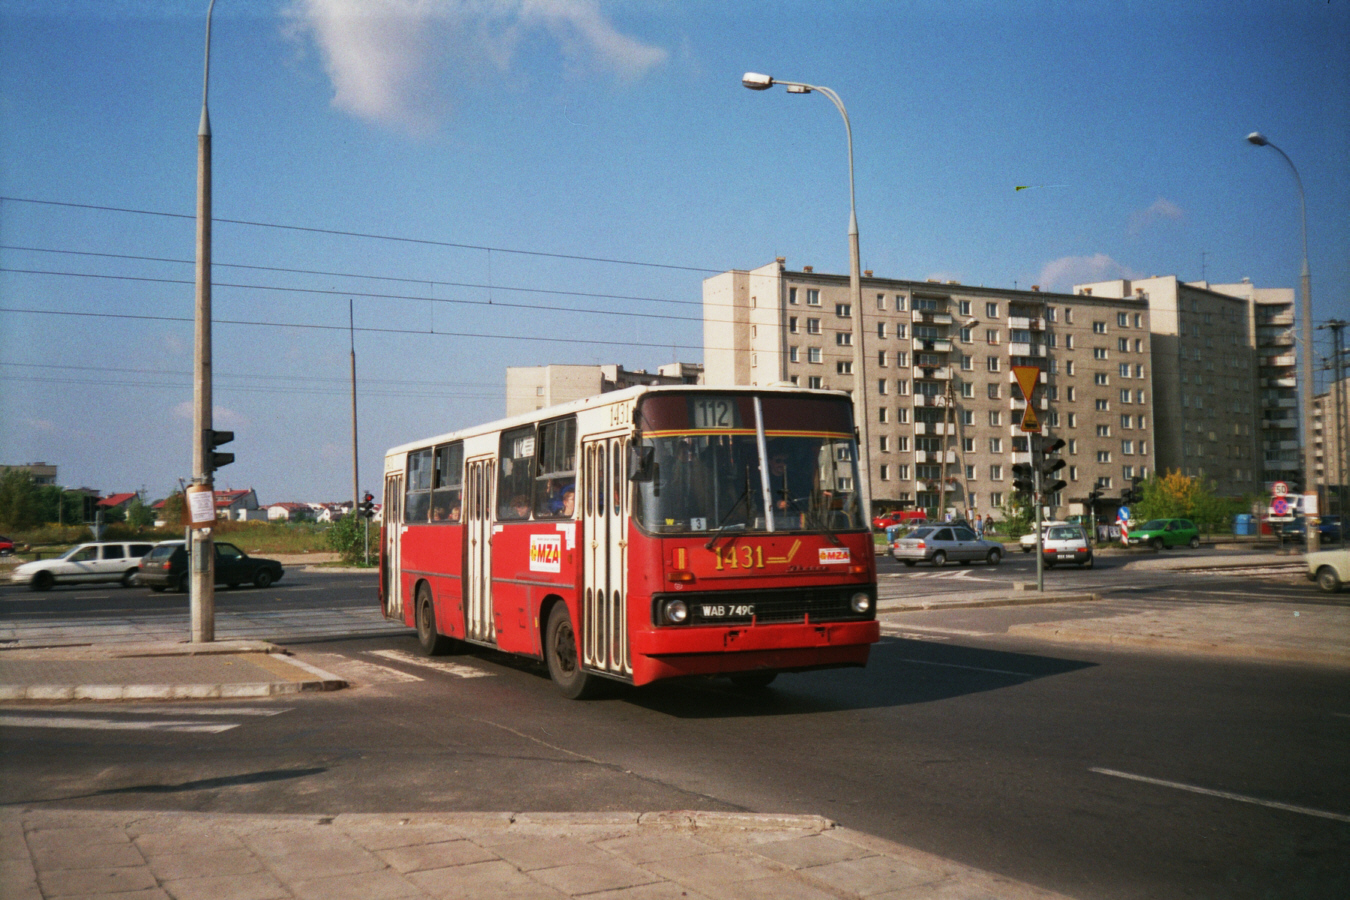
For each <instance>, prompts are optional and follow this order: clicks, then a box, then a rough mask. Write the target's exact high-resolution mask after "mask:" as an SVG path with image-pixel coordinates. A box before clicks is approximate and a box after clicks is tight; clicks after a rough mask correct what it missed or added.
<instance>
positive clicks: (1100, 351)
mask: <svg viewBox="0 0 1350 900" xmlns="http://www.w3.org/2000/svg"><path fill="white" fill-rule="evenodd" d="M1092 358H1093V359H1106V348H1105V347H1093V348H1092Z"/></svg>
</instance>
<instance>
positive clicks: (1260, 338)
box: [1256, 328, 1294, 348]
mask: <svg viewBox="0 0 1350 900" xmlns="http://www.w3.org/2000/svg"><path fill="white" fill-rule="evenodd" d="M1256 344H1257V346H1258V347H1263V348H1264V347H1292V346H1294V332H1293V330H1292V329H1281V330H1279V331H1271V330H1267V329H1263V328H1258V329H1257V331H1256Z"/></svg>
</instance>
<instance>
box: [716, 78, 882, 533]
mask: <svg viewBox="0 0 1350 900" xmlns="http://www.w3.org/2000/svg"><path fill="white" fill-rule="evenodd" d="M775 84H781V85H782V86H783V87H785V88H787V92H788V93H789V94H809V93H811V92H812V91H819V92H820V93H822V94H824V95H825V96H826V97H828V98H829V100H830V102H831V103H833V104H834V106H835V109H837V110H839V115H841V116H843V117H844V132H845V134H846V135H847V136H848V253H849V273H848V284H849V292H850V293H851V294H852V295H853V407H854V410H855V412H856V418H857V426H858V455H859V457H861V458H860V459H859V460H858V480H859V484H858V499H859V502H860V504H861V506H862V514H863V521H864V522H869V523H870V522H871V521H872V463H871V443H870V441H869V439H868V435H869V433H870V432H871V420H870V419H869V418H868V415H867V376H866V374H865V372H864V368H865V366H864V363H865V361H866V358H867V357H866V354H865V353H864V352H863V337H864V330H863V320H862V319H863V302H862V264H861V263H860V262H859V256H858V210H857V204H856V203H855V201H854V191H853V126H852V125H851V124H849V121H848V111H847V110H845V109H844V102H843V101H842V100H840V99H839V95H838V94H836V93H835V92H834V91H832V90H830V89H829V88H827V87H820V86H819V85H814V84H803V83H802V82H799V81H783V80H782V79H778V78H772V77H770V76H768V75H761V74H759V73H758V72H746V73H745V75H744V76H743V77H742V78H741V85H742V86H744V87H746V88H749V89H750V90H752V91H767V90H768V89H769V88H771V87H773V86H774V85H775Z"/></svg>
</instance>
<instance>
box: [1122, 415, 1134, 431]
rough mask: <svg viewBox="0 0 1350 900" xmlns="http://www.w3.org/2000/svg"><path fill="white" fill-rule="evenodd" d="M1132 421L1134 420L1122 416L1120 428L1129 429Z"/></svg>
mask: <svg viewBox="0 0 1350 900" xmlns="http://www.w3.org/2000/svg"><path fill="white" fill-rule="evenodd" d="M1132 421H1133V419H1131V418H1130V417H1129V416H1121V417H1120V427H1121V428H1129V427H1130V423H1131V422H1132Z"/></svg>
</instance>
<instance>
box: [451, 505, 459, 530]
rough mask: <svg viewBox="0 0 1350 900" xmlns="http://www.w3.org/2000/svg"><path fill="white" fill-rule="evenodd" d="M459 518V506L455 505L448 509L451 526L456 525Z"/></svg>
mask: <svg viewBox="0 0 1350 900" xmlns="http://www.w3.org/2000/svg"><path fill="white" fill-rule="evenodd" d="M459 516H460V512H459V504H458V503H456V504H455V505H454V506H452V507H450V523H451V524H452V525H458V524H459Z"/></svg>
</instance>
